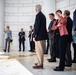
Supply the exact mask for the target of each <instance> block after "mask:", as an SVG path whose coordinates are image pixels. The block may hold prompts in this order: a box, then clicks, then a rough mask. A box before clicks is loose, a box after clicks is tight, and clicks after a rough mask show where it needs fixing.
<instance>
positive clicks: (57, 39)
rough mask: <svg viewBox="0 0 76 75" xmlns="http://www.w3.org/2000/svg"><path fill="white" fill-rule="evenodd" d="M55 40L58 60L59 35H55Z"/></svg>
mask: <svg viewBox="0 0 76 75" xmlns="http://www.w3.org/2000/svg"><path fill="white" fill-rule="evenodd" d="M54 39H55V45H56V57H57V58H59V39H60V35H59V34H57V35H55V37H54Z"/></svg>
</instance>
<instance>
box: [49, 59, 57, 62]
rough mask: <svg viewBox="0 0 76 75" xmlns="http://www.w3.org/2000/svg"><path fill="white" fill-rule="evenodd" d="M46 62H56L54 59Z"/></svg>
mask: <svg viewBox="0 0 76 75" xmlns="http://www.w3.org/2000/svg"><path fill="white" fill-rule="evenodd" d="M48 62H56V59H50V60H48Z"/></svg>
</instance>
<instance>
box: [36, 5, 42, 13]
mask: <svg viewBox="0 0 76 75" xmlns="http://www.w3.org/2000/svg"><path fill="white" fill-rule="evenodd" d="M35 8H36V9H37V10H38V11H39V12H40V11H41V9H42V6H41V5H40V4H37V5H36V6H35Z"/></svg>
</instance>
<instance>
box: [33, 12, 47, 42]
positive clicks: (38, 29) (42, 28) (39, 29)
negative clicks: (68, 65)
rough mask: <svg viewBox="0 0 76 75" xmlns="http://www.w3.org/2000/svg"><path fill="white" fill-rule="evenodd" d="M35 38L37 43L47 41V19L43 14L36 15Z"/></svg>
mask: <svg viewBox="0 0 76 75" xmlns="http://www.w3.org/2000/svg"><path fill="white" fill-rule="evenodd" d="M34 37H35V39H36V41H40V40H46V39H47V31H46V18H45V16H44V14H43V13H42V12H39V13H38V14H37V15H36V19H35V24H34Z"/></svg>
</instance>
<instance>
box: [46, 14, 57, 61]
mask: <svg viewBox="0 0 76 75" xmlns="http://www.w3.org/2000/svg"><path fill="white" fill-rule="evenodd" d="M49 18H50V20H51V22H50V24H49V27H48V30H47V32H48V38H49V47H50V55H51V58H50V59H48V62H56V51H55V50H56V49H55V47H54V37H53V35H54V31H52V30H51V27H52V25H53V23H54V21H56V19H55V18H54V14H53V13H50V14H49Z"/></svg>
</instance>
